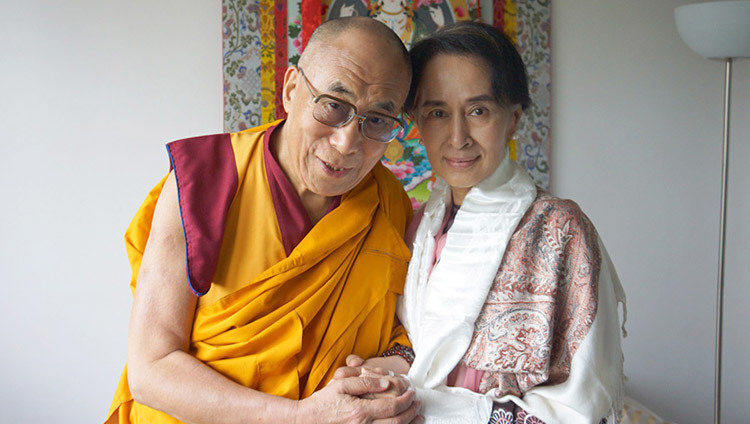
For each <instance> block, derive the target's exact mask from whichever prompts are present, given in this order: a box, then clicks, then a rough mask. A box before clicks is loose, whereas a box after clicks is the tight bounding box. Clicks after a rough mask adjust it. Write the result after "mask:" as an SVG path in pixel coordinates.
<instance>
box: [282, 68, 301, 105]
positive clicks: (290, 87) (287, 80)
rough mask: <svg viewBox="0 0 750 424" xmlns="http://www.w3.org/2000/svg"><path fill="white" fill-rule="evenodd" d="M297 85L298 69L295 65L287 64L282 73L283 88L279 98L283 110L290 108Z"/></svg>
mask: <svg viewBox="0 0 750 424" xmlns="http://www.w3.org/2000/svg"><path fill="white" fill-rule="evenodd" d="M298 87H299V69H297V67H296V66H289V67H288V68H286V72H285V73H284V88H282V90H281V99H282V101H283V104H284V110H286V111H290V110H291V108H292V99H293V98H294V94H295V92H296V91H297V88H298Z"/></svg>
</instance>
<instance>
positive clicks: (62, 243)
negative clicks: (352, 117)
mask: <svg viewBox="0 0 750 424" xmlns="http://www.w3.org/2000/svg"><path fill="white" fill-rule="evenodd" d="M682 3H685V2H682V1H674V0H671V1H667V0H662V1H659V2H654V1H648V0H631V1H628V2H623V1H616V0H606V1H605V0H576V1H570V0H559V1H557V2H554V3H553V17H552V19H553V25H552V28H553V35H552V40H553V72H554V75H553V83H554V92H553V102H554V103H553V122H552V128H553V143H552V146H553V156H552V190H553V192H554V193H556V194H558V195H560V196H564V197H570V198H573V199H575V200H577V201H578V202H579V203H580V204H581V205H582V207H583V208H584V210H585V211H586V212H587V214H588V215H589V216H590V217H591V218H592V219H593V220H594V222H595V223H596V225H597V227H598V229H599V231H600V233H601V235H602V237H603V238H604V240H605V242H606V244H607V246H608V248H609V250H610V253H611V255H612V257H613V258H614V261H615V263H616V265H617V268H618V271H619V274H620V277H621V279H622V280H623V282H624V284H625V287H626V290H627V292H628V297H629V313H630V315H629V321H628V323H629V324H628V329H629V331H630V337H628V338H627V339H626V340H625V344H624V348H625V353H626V355H627V358H626V364H625V365H626V372H627V374H628V376H629V378H630V380H629V382H628V391H629V393H630V394H631V395H632V396H633V397H635V398H636V399H638V400H640V401H643V402H644V403H646V404H648V405H650V406H652V408H653V409H655V410H656V411H657V412H658V413H660V414H662V415H663V416H664V417H665V418H667V419H670V420H673V421H676V422H679V423H705V422H709V421H710V419H711V402H712V400H711V399H712V387H713V368H712V367H713V365H712V364H713V341H714V299H715V290H714V287H715V269H716V257H717V254H716V247H717V240H718V204H719V197H718V196H719V168H720V136H721V102H722V84H723V81H722V78H723V68H722V65H721V64H719V63H715V62H710V61H708V60H705V59H702V58H701V57H699V56H697V55H696V54H694V53H693V52H691V51H690V50H689V49H688V48H687V47H686V46H685V45H684V44H683V43H682V41H681V40H680V39H679V37H678V35H677V33H676V29H675V28H674V23H673V18H672V10H673V8H674V6H676V5H678V4H682ZM220 14H221V9H220V1H219V0H211V1H205V0H193V1H189V2H186V1H184V0H183V1H177V0H161V1H158V2H150V1H145V0H137V1H131V2H114V1H111V0H100V1H97V2H91V1H84V0H71V1H68V2H55V1H51V0H47V1H45V0H27V1H25V2H2V3H0V198H2V199H3V202H2V205H3V207H2V209H0V270H2V271H3V277H4V280H5V281H4V287H6V292H5V293H6V295H5V296H2V297H1V298H0V314H1V315H0V318H2V321H3V325H2V326H0V340H2V346H3V347H2V348H1V349H0V382H2V383H0V422H65V423H79V422H101V421H102V420H103V418H104V416H105V415H106V412H107V409H108V407H109V402H110V400H111V397H112V394H113V392H114V388H115V384H116V382H117V378H118V376H119V373H120V371H121V369H122V365H123V364H124V361H125V339H126V331H127V321H128V315H129V308H130V304H131V296H130V292H129V290H128V287H127V282H128V278H129V275H128V274H129V270H128V266H127V261H126V258H125V251H124V245H123V242H122V234H123V231H124V229H125V227H126V226H127V224H128V222H129V220H130V218H131V217H132V215H133V213H134V212H135V210H136V208H137V206H138V205H139V203H140V202H141V201H142V199H143V197H144V196H145V193H146V191H147V190H148V189H149V188H150V187H151V185H153V184H154V183H155V181H156V180H157V179H158V178H159V177H160V176H161V175H162V174H163V173H164V172H165V171H166V170H167V159H166V154H165V152H164V148H163V143H165V142H167V141H170V140H173V139H177V138H181V137H186V136H191V135H197V134H206V133H212V132H218V131H220V130H221V127H222V117H221V113H222V100H221V90H222V85H221V84H222V83H221V39H220V37H221V32H220V31H221V28H220V22H221V16H220ZM733 94H734V98H733V100H734V107H733V113H734V121H733V140H732V142H733V144H732V159H733V161H732V173H731V176H730V178H731V186H730V189H731V193H730V213H729V228H730V230H729V238H728V254H727V267H728V269H727V306H726V318H725V319H726V327H725V331H726V341H725V349H726V355H725V364H724V365H725V373H724V379H725V393H724V398H725V405H724V406H725V415H724V421H725V422H729V423H734V422H750V415H749V414H748V412H747V408H746V407H745V405H744V403H745V402H744V401H745V398H746V397H747V395H746V393H749V392H750V387H749V386H748V384H750V383H748V382H750V372H749V371H748V369H749V367H750V366H749V365H748V363H747V360H746V358H745V357H746V356H747V354H748V353H750V344H749V343H750V341H748V340H747V337H745V335H746V334H747V330H746V326H745V323H746V322H748V321H750V316H749V315H748V308H747V306H746V304H747V300H746V299H748V298H750V284H748V277H747V275H750V265H749V264H748V261H747V258H748V257H750V242H749V240H750V228H748V227H750V225H749V224H750V222H748V219H747V218H746V217H747V216H748V215H749V213H750V200H749V199H748V193H749V192H750V190H749V189H748V182H750V178H749V176H748V170H747V169H746V168H745V167H744V165H745V164H744V162H746V161H747V159H748V158H750V143H749V142H748V141H750V140H749V139H748V134H750V131H748V125H750V124H748V119H747V118H748V111H750V61H745V62H738V63H737V64H736V66H735V78H734V93H733ZM743 159H744V160H743Z"/></svg>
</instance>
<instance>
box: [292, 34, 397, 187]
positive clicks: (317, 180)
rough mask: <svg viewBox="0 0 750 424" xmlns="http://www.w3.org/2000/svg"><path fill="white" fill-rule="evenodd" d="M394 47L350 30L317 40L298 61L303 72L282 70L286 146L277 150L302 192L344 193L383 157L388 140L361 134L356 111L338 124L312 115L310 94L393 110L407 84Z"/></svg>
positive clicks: (360, 110)
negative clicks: (320, 42) (302, 60)
mask: <svg viewBox="0 0 750 424" xmlns="http://www.w3.org/2000/svg"><path fill="white" fill-rule="evenodd" d="M393 50H394V49H393V47H388V46H387V45H384V43H383V42H382V41H380V40H378V39H377V37H375V36H373V35H371V34H368V33H366V32H363V31H349V32H347V33H346V34H342V35H341V36H339V37H337V38H336V39H335V40H333V41H331V42H329V43H326V44H325V45H319V46H318V47H317V48H316V49H315V50H314V51H313V53H314V54H311V55H310V56H308V57H307V59H309V60H306V62H305V64H304V65H301V66H300V67H301V68H302V70H303V71H304V76H303V75H302V72H300V70H299V69H298V68H294V67H290V68H289V69H288V70H287V73H286V75H285V85H284V107H285V108H286V110H287V112H288V116H289V117H288V119H287V122H286V123H285V124H284V134H285V136H284V138H285V141H284V144H285V147H282V148H281V150H282V151H280V152H279V156H280V162H282V167H283V168H284V171H285V172H286V173H287V176H288V177H289V179H290V181H291V182H292V185H294V187H295V189H296V190H297V192H298V193H299V194H300V196H301V197H302V196H305V195H306V194H307V195H309V194H314V195H318V196H325V197H331V196H337V195H340V194H344V193H346V192H348V191H349V190H351V189H352V188H354V186H356V185H357V184H358V183H359V182H360V181H362V179H363V178H364V177H365V175H367V173H369V172H370V170H372V168H373V166H375V164H376V163H377V161H378V160H379V159H380V158H381V157H382V155H383V153H384V152H385V149H386V147H387V146H388V143H382V142H377V141H374V140H370V139H368V138H365V137H364V136H363V135H362V133H361V131H360V128H359V126H360V123H359V119H357V118H356V117H355V118H354V119H352V120H351V121H350V122H349V123H348V124H346V125H344V126H342V127H339V128H334V127H330V126H327V125H325V124H322V123H320V122H318V121H317V120H316V119H315V118H313V107H314V105H315V104H314V101H313V95H314V96H319V95H321V94H327V95H329V96H331V97H334V98H336V99H340V100H344V101H346V102H348V103H350V104H352V105H354V106H355V107H356V112H355V113H357V114H360V115H362V114H364V113H367V112H377V113H381V114H385V115H389V116H397V115H398V114H399V113H400V112H401V105H402V104H403V102H404V99H405V98H406V94H407V92H408V89H409V69H408V68H407V66H406V64H404V62H403V59H402V58H401V57H400V56H399V54H398V53H397V52H396V51H393ZM391 51H393V52H391ZM305 76H306V77H307V80H308V81H309V84H310V87H311V90H312V92H313V93H314V94H313V95H311V93H310V90H309V89H308V87H307V86H306V84H305ZM395 142H396V143H397V142H398V141H395ZM283 150H286V152H284V151H283ZM285 153H286V155H285ZM282 157H285V159H286V160H285V161H284V160H282V159H281V158H282ZM283 162H286V163H283Z"/></svg>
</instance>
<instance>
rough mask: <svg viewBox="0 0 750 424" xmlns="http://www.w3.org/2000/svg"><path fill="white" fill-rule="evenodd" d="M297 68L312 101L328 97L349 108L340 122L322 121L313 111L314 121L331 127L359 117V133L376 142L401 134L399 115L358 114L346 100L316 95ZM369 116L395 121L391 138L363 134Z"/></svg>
mask: <svg viewBox="0 0 750 424" xmlns="http://www.w3.org/2000/svg"><path fill="white" fill-rule="evenodd" d="M297 69H299V72H300V74H302V79H303V80H304V81H305V85H306V86H307V91H308V92H309V93H310V97H311V98H312V100H313V103H316V104H317V103H318V102H319V101H320V100H321V99H324V98H326V99H330V100H333V101H335V102H338V103H341V104H343V105H345V106H347V107H348V108H349V117H348V118H346V120H344V121H343V122H340V123H339V124H338V125H331V124H329V123H327V122H323V121H321V120H320V119H318V118H317V117H316V116H315V113H313V118H314V119H315V120H316V121H318V122H320V123H321V124H323V125H327V126H329V127H332V128H341V127H343V126H346V125H348V124H349V122H351V121H352V119H354V118H355V117H356V118H357V119H359V133H360V134H362V136H363V137H364V138H366V139H368V140H372V141H375V142H377V143H390V142H391V141H393V139H395V138H396V137H398V135H399V134H403V131H404V129H405V125H404V121H403V120H402V119H401V118H400V117H396V116H390V115H386V114H385V113H380V112H365V113H364V114H362V115H360V114H358V113H357V107H356V106H354V105H353V104H351V103H349V102H347V101H346V100H342V99H339V98H337V97H334V96H331V95H329V94H319V95H317V96H316V95H315V93H314V92H313V87H312V84H311V83H310V81H309V80H308V79H307V75H305V71H303V70H302V68H300V67H297ZM371 116H375V117H378V118H388V119H392V120H393V121H395V123H396V124H397V125H398V127H397V128H396V129H394V130H391V138H389V139H388V140H379V139H377V138H372V137H369V136H368V135H367V134H365V129H364V125H365V121H366V120H367V119H368V117H371Z"/></svg>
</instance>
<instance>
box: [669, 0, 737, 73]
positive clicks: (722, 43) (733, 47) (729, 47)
mask: <svg viewBox="0 0 750 424" xmlns="http://www.w3.org/2000/svg"><path fill="white" fill-rule="evenodd" d="M674 18H675V23H676V24H677V31H678V32H679V33H680V37H682V40H683V41H685V44H687V45H688V47H690V48H691V49H693V50H695V52H697V53H698V54H700V55H701V56H704V57H707V58H709V59H726V58H740V57H750V1H717V2H709V3H696V4H688V5H684V6H679V7H677V8H675V10H674Z"/></svg>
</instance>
